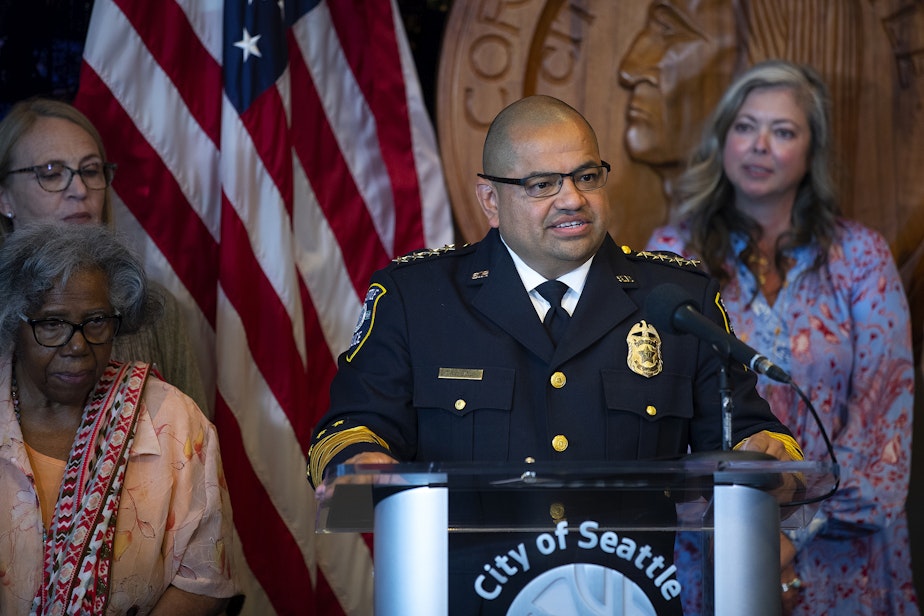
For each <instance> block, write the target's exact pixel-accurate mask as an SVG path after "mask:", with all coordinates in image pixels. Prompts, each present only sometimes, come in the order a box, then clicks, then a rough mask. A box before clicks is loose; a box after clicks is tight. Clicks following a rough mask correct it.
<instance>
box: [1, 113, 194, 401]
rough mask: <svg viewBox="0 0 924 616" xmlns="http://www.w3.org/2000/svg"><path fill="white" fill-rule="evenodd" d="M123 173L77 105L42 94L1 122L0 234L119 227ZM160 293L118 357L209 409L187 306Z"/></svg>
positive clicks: (116, 350) (124, 340) (119, 344)
mask: <svg viewBox="0 0 924 616" xmlns="http://www.w3.org/2000/svg"><path fill="white" fill-rule="evenodd" d="M115 171H116V165H115V164H113V163H111V162H109V161H107V160H106V150H105V148H104V147H103V142H102V139H101V138H100V136H99V132H98V131H97V130H96V128H95V127H94V126H93V124H92V123H91V122H90V120H89V119H87V117H86V116H85V115H83V114H82V113H81V112H80V111H78V110H77V109H76V108H74V107H73V106H71V105H68V104H67V103H63V102H60V101H56V100H50V99H42V98H36V99H30V100H25V101H21V102H19V103H17V104H16V105H14V106H13V108H12V109H11V110H10V112H9V114H7V116H6V117H5V118H3V120H2V121H0V239H2V237H3V236H6V235H8V234H9V233H12V232H13V231H14V230H16V229H19V228H20V227H22V226H24V225H27V224H30V223H33V222H52V221H59V222H66V223H83V224H97V225H99V224H103V225H111V224H112V221H113V215H112V205H111V196H110V194H109V185H110V184H111V183H112V179H113V177H114V175H115ZM158 291H159V292H160V294H161V295H163V296H164V300H165V302H164V311H163V316H162V317H161V318H160V319H158V320H157V321H156V322H152V323H150V324H148V326H146V327H145V328H143V329H141V330H140V331H139V332H137V333H135V334H133V335H131V336H120V337H119V338H118V341H117V343H116V345H115V348H114V349H113V356H114V357H115V358H117V359H122V360H129V359H135V360H143V361H146V362H148V363H151V364H152V365H154V368H155V369H156V370H157V371H158V372H159V373H161V374H162V375H163V377H164V378H165V379H166V380H167V381H168V382H169V383H172V384H173V385H176V386H177V387H179V388H180V389H181V390H182V391H183V392H184V393H186V394H187V395H189V396H190V397H192V398H193V399H194V400H195V401H196V403H197V404H198V405H199V407H200V408H201V409H205V410H206V411H207V409H208V408H209V399H208V397H207V396H206V393H205V387H204V385H203V383H202V377H201V374H200V371H199V365H198V363H197V361H196V358H195V355H194V353H193V349H192V346H191V345H190V342H189V337H188V335H187V329H186V325H185V320H184V319H183V316H182V313H181V311H180V307H179V305H178V303H177V301H176V299H175V298H174V297H173V296H172V295H171V294H170V293H169V292H167V290H166V289H163V288H159V289H158Z"/></svg>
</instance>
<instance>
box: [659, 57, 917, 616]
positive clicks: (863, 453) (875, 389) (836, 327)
mask: <svg viewBox="0 0 924 616" xmlns="http://www.w3.org/2000/svg"><path fill="white" fill-rule="evenodd" d="M828 106H829V104H828V94H827V89H826V87H825V84H824V83H823V82H822V81H821V79H820V78H819V77H818V75H817V74H816V73H815V71H814V70H812V69H810V68H808V67H805V66H798V65H795V64H791V63H789V62H783V61H769V62H765V63H761V64H757V65H755V66H754V67H752V68H751V69H750V70H748V71H747V72H745V73H744V74H743V75H741V77H739V78H738V79H737V80H736V81H735V82H734V83H733V84H732V85H731V86H730V87H729V89H728V90H727V91H726V93H725V95H724V96H723V97H722V99H721V101H720V102H719V104H718V107H717V108H716V110H715V112H714V113H713V115H712V117H711V119H710V121H709V122H708V123H707V126H706V129H705V132H704V135H703V138H702V140H701V142H700V144H699V146H698V147H697V149H696V150H695V151H694V153H693V156H692V160H691V163H690V166H689V168H688V169H687V171H686V172H685V173H684V175H683V176H681V179H680V181H679V182H678V196H679V199H680V201H679V205H680V216H681V219H680V221H679V223H678V224H676V225H672V226H668V227H663V228H661V229H657V230H655V232H654V234H653V235H652V237H651V239H650V240H649V242H648V249H649V250H670V251H673V252H677V253H680V254H683V255H685V256H687V257H690V258H695V259H700V260H702V262H703V264H704V265H705V267H706V269H708V270H709V272H710V273H711V274H712V275H714V276H716V277H717V278H719V280H720V282H721V285H722V298H723V301H724V303H725V306H726V308H727V309H728V312H729V315H730V317H731V318H732V321H733V323H734V326H735V330H736V332H737V334H738V336H739V337H740V338H741V339H742V340H745V341H747V342H748V344H750V345H751V346H753V347H755V348H756V349H759V350H761V351H762V352H764V353H766V354H767V355H768V356H770V357H771V358H772V359H773V361H774V363H776V364H778V365H779V366H780V367H781V368H783V369H784V370H785V371H787V372H788V373H789V374H790V375H792V377H793V380H794V382H796V383H798V384H799V385H800V386H801V387H803V388H804V389H805V390H806V393H807V395H808V397H809V399H810V400H812V402H813V405H814V406H815V408H816V410H817V412H818V415H819V417H820V419H821V423H822V424H823V426H824V431H825V433H827V435H830V440H831V443H832V444H833V448H834V451H835V453H836V456H837V461H838V464H839V466H840V473H841V475H840V476H841V482H840V489H839V490H838V492H837V493H835V494H834V496H832V497H831V498H829V499H827V500H825V501H824V502H822V503H821V506H820V508H819V509H818V511H817V513H816V515H815V517H814V518H813V519H812V520H811V522H810V523H809V524H808V525H807V527H806V528H804V529H802V530H799V531H796V532H791V533H787V534H786V536H784V537H783V538H782V539H781V546H780V548H781V565H782V572H781V580H780V581H781V585H782V596H783V605H784V608H785V609H784V612H785V613H787V614H788V613H794V614H838V615H839V616H840V615H849V614H858V615H859V614H864V615H867V614H890V615H902V614H917V613H918V608H917V600H916V597H915V591H914V585H913V583H912V577H911V557H910V545H909V538H908V522H907V519H906V516H905V500H906V497H907V494H908V481H909V475H910V469H911V422H912V403H913V398H914V366H913V362H912V354H911V332H910V318H909V314H908V305H907V302H906V299H905V293H904V290H903V289H902V284H901V280H900V279H899V276H898V271H897V269H896V267H895V263H894V261H893V259H892V255H891V253H890V252H889V246H888V244H887V243H886V241H885V240H884V239H883V237H882V236H881V235H880V234H879V233H877V232H875V231H873V230H872V229H869V228H867V227H865V226H863V225H861V224H859V223H857V222H855V221H851V220H847V219H845V218H842V217H841V216H840V213H839V209H838V206H837V200H836V198H835V192H834V188H833V183H832V181H831V178H830V172H829V164H830V162H829V161H830V148H831V137H830V133H831V131H830V122H829V111H828ZM758 390H759V391H760V393H761V395H762V396H763V397H764V398H765V399H766V400H767V401H768V402H769V403H770V407H771V408H772V409H773V412H774V414H775V415H776V416H777V417H779V418H780V421H782V422H783V424H784V425H786V426H788V427H789V428H790V429H791V430H792V431H793V433H794V435H795V437H796V440H798V441H799V442H800V443H801V444H802V446H803V451H804V452H805V459H806V460H825V459H827V458H828V453H827V444H826V438H827V437H826V436H825V434H823V433H822V432H821V430H820V429H819V427H818V426H817V425H816V422H815V420H814V419H813V418H812V415H811V413H810V412H809V410H808V408H807V407H806V405H805V403H804V401H803V400H802V399H801V397H800V396H799V395H798V393H797V391H796V390H795V389H793V388H791V387H789V386H788V385H783V384H779V383H775V382H773V381H770V380H769V379H768V378H767V377H765V376H759V378H758Z"/></svg>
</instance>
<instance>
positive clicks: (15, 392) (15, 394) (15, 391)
mask: <svg viewBox="0 0 924 616" xmlns="http://www.w3.org/2000/svg"><path fill="white" fill-rule="evenodd" d="M10 398H11V399H12V400H13V413H15V414H16V422H17V423H20V424H21V423H22V418H21V417H20V415H19V384H18V383H16V360H15V358H14V359H13V362H12V365H11V366H10Z"/></svg>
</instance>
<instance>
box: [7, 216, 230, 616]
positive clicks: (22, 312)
mask: <svg viewBox="0 0 924 616" xmlns="http://www.w3.org/2000/svg"><path fill="white" fill-rule="evenodd" d="M0 297H2V298H3V301H2V303H0V502H2V503H3V506H2V507H0V613H2V614H27V613H30V610H31V613H34V614H64V613H67V614H216V613H220V612H221V611H222V610H223V609H224V607H225V604H226V603H227V599H226V598H227V597H231V596H232V595H234V592H235V588H234V584H233V582H232V580H231V564H230V554H231V553H232V550H231V545H230V542H231V541H232V525H231V524H232V522H231V508H230V501H229V499H228V494H227V488H226V485H225V482H224V477H223V475H222V466H221V457H220V454H219V449H218V440H217V436H216V433H215V428H214V426H213V425H212V424H211V423H209V421H208V419H206V417H205V416H204V415H203V414H202V412H201V411H200V410H199V409H198V407H197V406H196V404H195V403H194V402H193V401H192V400H191V399H190V398H189V397H188V396H186V395H184V394H183V393H181V392H180V391H179V390H178V389H176V388H175V387H173V386H171V385H169V384H167V383H165V382H164V381H162V380H160V379H159V378H157V376H156V375H154V374H153V372H152V370H151V367H150V365H149V364H146V363H143V362H125V363H123V362H118V361H112V360H111V356H112V349H113V342H114V340H116V339H117V336H119V335H122V334H129V333H131V332H133V331H136V330H137V329H139V328H141V327H143V326H144V325H145V324H146V323H147V322H149V320H150V319H151V318H153V317H154V316H155V315H156V313H157V311H158V310H159V309H160V307H159V302H158V301H157V299H156V296H155V295H154V294H152V293H151V292H150V290H149V289H148V287H147V281H146V278H145V274H144V270H143V269H142V266H141V264H140V262H139V261H138V260H137V258H136V257H135V256H134V255H133V254H132V253H130V252H129V251H128V249H126V248H125V246H124V245H122V244H121V243H119V242H118V241H117V239H116V238H115V237H114V236H113V234H112V232H111V231H109V230H108V229H106V228H105V227H103V226H100V225H66V224H61V223H36V224H33V225H28V226H26V227H24V228H23V229H21V230H18V231H16V233H14V234H12V235H10V236H9V237H8V238H7V239H6V241H5V242H4V244H3V246H2V247H0Z"/></svg>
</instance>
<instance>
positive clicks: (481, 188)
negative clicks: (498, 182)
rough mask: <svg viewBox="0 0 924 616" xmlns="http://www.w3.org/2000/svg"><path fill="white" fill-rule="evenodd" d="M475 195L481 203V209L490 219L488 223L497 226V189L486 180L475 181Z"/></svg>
mask: <svg viewBox="0 0 924 616" xmlns="http://www.w3.org/2000/svg"><path fill="white" fill-rule="evenodd" d="M475 197H476V198H477V199H478V203H480V204H481V211H482V212H484V215H485V218H487V219H488V225H489V226H491V227H494V228H495V229H496V228H497V224H498V220H497V189H496V188H495V187H494V185H493V184H491V183H490V182H488V181H486V180H480V181H478V182H476V183H475Z"/></svg>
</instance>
